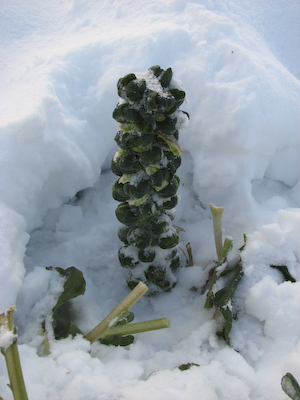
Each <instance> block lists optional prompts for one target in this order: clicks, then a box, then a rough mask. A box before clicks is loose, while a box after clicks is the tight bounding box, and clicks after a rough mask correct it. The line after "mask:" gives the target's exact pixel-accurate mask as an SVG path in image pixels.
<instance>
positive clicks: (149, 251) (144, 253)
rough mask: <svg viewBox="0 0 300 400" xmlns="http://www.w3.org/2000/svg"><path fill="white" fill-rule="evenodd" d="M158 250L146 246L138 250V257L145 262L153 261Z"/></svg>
mask: <svg viewBox="0 0 300 400" xmlns="http://www.w3.org/2000/svg"><path fill="white" fill-rule="evenodd" d="M155 255H156V252H155V250H153V248H152V247H146V248H145V249H141V250H140V251H139V252H138V258H139V260H140V261H141V262H143V263H152V262H153V261H154V259H155Z"/></svg>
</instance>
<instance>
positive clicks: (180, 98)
mask: <svg viewBox="0 0 300 400" xmlns="http://www.w3.org/2000/svg"><path fill="white" fill-rule="evenodd" d="M169 92H170V93H171V95H172V96H173V97H174V98H175V100H176V107H180V106H181V104H182V103H183V102H184V98H185V92H184V91H183V90H179V89H176V88H175V89H169Z"/></svg>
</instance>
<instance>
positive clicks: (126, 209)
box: [116, 202, 140, 226]
mask: <svg viewBox="0 0 300 400" xmlns="http://www.w3.org/2000/svg"><path fill="white" fill-rule="evenodd" d="M116 217H117V219H118V220H119V221H120V222H121V223H122V224H125V225H128V226H131V225H135V224H136V223H137V222H138V220H139V218H140V213H139V211H138V208H137V207H135V206H130V205H129V204H128V203H126V202H124V203H121V204H119V205H118V207H117V208H116Z"/></svg>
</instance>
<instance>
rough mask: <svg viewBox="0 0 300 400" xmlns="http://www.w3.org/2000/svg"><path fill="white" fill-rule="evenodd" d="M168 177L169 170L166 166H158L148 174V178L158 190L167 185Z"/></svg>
mask: <svg viewBox="0 0 300 400" xmlns="http://www.w3.org/2000/svg"><path fill="white" fill-rule="evenodd" d="M169 177H170V172H169V170H168V169H167V168H160V169H159V170H158V171H156V172H155V173H154V174H152V175H151V176H150V180H151V183H152V185H153V187H154V188H155V190H156V191H159V190H161V189H163V188H164V187H165V186H167V185H168V183H169V182H168V179H169Z"/></svg>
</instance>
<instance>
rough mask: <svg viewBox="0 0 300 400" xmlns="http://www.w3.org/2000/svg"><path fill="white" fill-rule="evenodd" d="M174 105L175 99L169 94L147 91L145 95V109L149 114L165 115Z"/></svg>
mask: <svg viewBox="0 0 300 400" xmlns="http://www.w3.org/2000/svg"><path fill="white" fill-rule="evenodd" d="M175 104H176V100H175V97H174V96H172V94H171V93H168V92H165V93H159V92H156V91H154V90H149V91H148V92H147V94H146V103H145V105H146V108H147V110H148V111H149V112H153V111H155V112H160V113H167V112H168V111H169V110H170V109H172V108H173V107H174V106H175Z"/></svg>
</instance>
